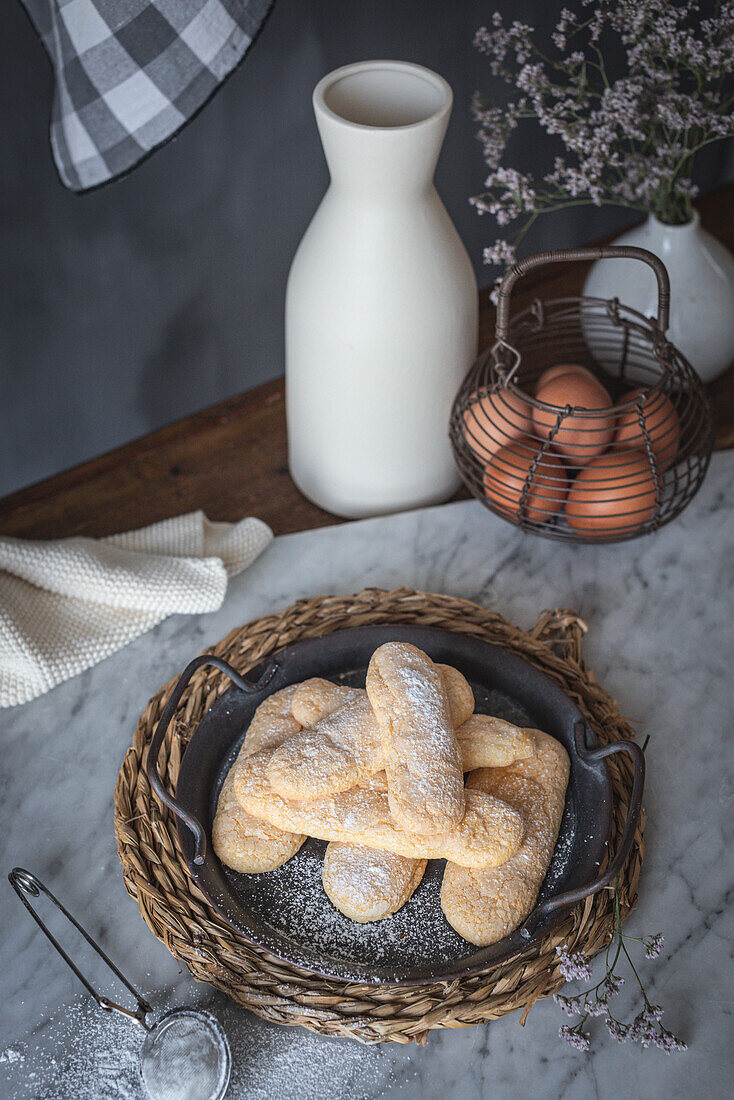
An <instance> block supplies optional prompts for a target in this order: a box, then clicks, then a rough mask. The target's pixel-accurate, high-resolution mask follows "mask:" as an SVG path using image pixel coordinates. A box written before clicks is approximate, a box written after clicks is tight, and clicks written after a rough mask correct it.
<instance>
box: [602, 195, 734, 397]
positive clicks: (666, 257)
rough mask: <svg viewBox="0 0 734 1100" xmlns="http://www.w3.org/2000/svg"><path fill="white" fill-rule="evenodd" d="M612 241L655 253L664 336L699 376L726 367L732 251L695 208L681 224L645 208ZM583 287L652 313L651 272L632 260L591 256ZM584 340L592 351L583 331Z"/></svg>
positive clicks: (732, 318)
mask: <svg viewBox="0 0 734 1100" xmlns="http://www.w3.org/2000/svg"><path fill="white" fill-rule="evenodd" d="M614 244H618V245H637V246H639V247H640V248H647V249H649V251H650V252H654V253H655V255H656V256H659V257H660V259H661V260H662V261H663V263H664V264H665V266H666V268H667V269H668V274H669V276H670V327H669V328H668V339H669V340H670V341H671V343H673V344H675V346H676V347H677V348H678V349H679V350H680V351H681V352H682V353H683V355H685V357H686V358H687V359H688V360H689V362H690V363H691V365H692V366H693V367H694V368H695V370H696V371H697V372H698V374H699V375H700V377H701V378H702V379H703V381H704V382H710V381H711V380H712V379H714V378H716V377H717V376H718V375H719V374H721V373H722V372H723V371H724V370H726V368H727V367H728V366H729V365H730V364H731V362H732V361H734V256H732V254H731V253H730V252H729V251H728V250H727V249H726V248H725V247H724V245H723V244H721V242H720V241H717V240H716V238H715V237H712V236H711V234H710V233H707V232H706V230H705V229H702V228H701V225H700V221H699V217H698V213H696V212H694V215H693V219H692V220H691V221H690V222H688V223H687V224H686V225H665V224H663V222H661V221H658V219H657V218H656V217H655V216H654V215H652V214H651V215H650V216H649V217H648V219H647V221H646V222H644V223H643V224H642V225H640V226H637V227H636V228H634V229H630V230H629V231H628V232H627V233H623V234H622V236H621V237H618V238H617V240H615V241H614ZM583 293H584V295H588V296H589V297H592V298H615V297H616V298H618V299H619V301H620V302H623V303H624V304H625V305H627V306H631V307H632V308H633V309H636V310H638V311H639V312H640V313H643V314H645V316H647V317H650V316H655V314H656V313H657V285H656V282H655V276H654V274H653V272H652V271H651V270H650V268H649V267H648V266H647V265H646V264H641V263H638V262H637V261H635V260H597V261H596V262H595V263H594V264H593V265H592V267H591V270H590V271H589V274H588V276H587V278H586V282H585V283H584V289H583ZM587 341H588V343H589V345H590V348H591V351H592V353H595V349H594V340H593V337H591V336H590V335H589V334H587ZM598 358H600V360H603V359H604V356H603V354H600V355H599V356H598Z"/></svg>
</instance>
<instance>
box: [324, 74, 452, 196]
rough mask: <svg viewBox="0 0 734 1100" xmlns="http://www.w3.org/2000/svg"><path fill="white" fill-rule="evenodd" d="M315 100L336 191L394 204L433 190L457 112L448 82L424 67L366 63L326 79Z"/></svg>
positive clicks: (325, 151) (330, 75)
mask: <svg viewBox="0 0 734 1100" xmlns="http://www.w3.org/2000/svg"><path fill="white" fill-rule="evenodd" d="M313 99H314V111H315V114H316V122H317V124H318V128H319V134H320V135H321V141H322V144H323V147H324V153H325V156H326V161H327V164H328V166H329V173H330V175H331V180H332V185H333V186H335V187H337V188H340V187H345V188H349V190H350V191H351V192H352V193H355V192H356V193H358V194H359V195H360V196H364V197H366V198H368V197H376V198H380V199H386V198H389V199H393V200H400V199H401V198H414V197H415V196H416V194H420V193H421V192H426V191H428V190H429V189H430V188H431V184H432V180H433V173H434V171H435V168H436V161H437V160H438V155H439V152H440V150H441V144H442V142H443V138H444V134H445V133H446V126H447V125H448V120H449V115H450V113H451V102H452V95H451V89H450V88H449V86H448V84H447V83H446V81H445V80H443V78H442V77H440V76H438V75H437V74H436V73H432V72H430V70H428V69H423V68H422V67H421V66H419V65H410V64H407V63H403V62H396V61H370V62H363V63H359V64H356V65H347V66H346V67H345V68H343V69H337V70H336V72H333V73H330V74H329V75H328V76H326V77H324V79H323V80H322V81H320V83H319V84H318V85H317V86H316V89H315V91H314V97H313Z"/></svg>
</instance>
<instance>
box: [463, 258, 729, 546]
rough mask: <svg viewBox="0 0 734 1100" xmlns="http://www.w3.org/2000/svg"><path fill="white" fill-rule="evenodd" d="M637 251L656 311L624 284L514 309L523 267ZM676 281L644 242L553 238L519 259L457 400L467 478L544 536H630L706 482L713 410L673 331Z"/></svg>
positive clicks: (513, 519) (501, 511)
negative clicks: (648, 310)
mask: <svg viewBox="0 0 734 1100" xmlns="http://www.w3.org/2000/svg"><path fill="white" fill-rule="evenodd" d="M606 258H614V259H617V258H628V259H635V260H639V261H642V262H644V263H646V264H648V265H649V266H650V267H651V268H652V269H653V271H654V273H655V277H656V279H657V289H658V310H657V317H656V318H652V317H645V316H643V314H641V313H638V312H637V311H636V310H634V309H631V308H630V307H628V306H625V305H623V304H621V303H620V302H619V301H618V300H617V299H616V298H615V299H613V300H612V301H606V300H605V299H601V298H584V297H573V298H571V297H569V298H555V299H552V300H549V301H547V302H541V301H538V300H536V301H535V302H534V303H533V304H532V305H531V306H529V307H528V308H526V309H524V310H522V312H520V313H518V314H517V315H516V316H515V317H514V318H513V319H512V321H511V322H510V320H509V312H510V296H511V293H512V289H513V287H514V286H515V283H516V282H517V281H518V279H520V278H522V276H523V275H525V274H527V273H528V272H529V271H532V270H534V269H535V268H538V267H541V266H543V265H545V264H550V263H556V262H565V261H568V260H595V259H606ZM669 302H670V283H669V280H668V273H667V271H666V269H665V266H664V264H663V263H662V261H661V260H660V259H658V257H657V256H655V255H653V253H651V252H648V251H647V250H646V249H643V248H632V247H617V246H612V245H609V246H604V247H597V248H580V249H572V250H568V251H565V250H556V251H551V252H541V253H538V254H537V255H535V256H529V257H528V258H527V259H525V260H522V261H520V262H518V263H516V264H514V265H513V267H512V268H510V270H509V271H508V273H507V275H506V276H505V278H504V279H503V281H502V284H501V287H500V291H499V296H498V302H497V323H496V329H495V343H494V344H493V346H492V347H491V348H490V349H489V350H488V351H486V352H485V353H483V354H482V355H481V356H480V357H479V359H478V360H477V361H476V363H475V364H474V366H473V367H472V369H471V370H470V372H469V374H468V375H467V377H466V379H465V380H464V382H463V384H462V386H461V389H460V390H459V393H458V395H457V397H456V400H455V402H454V406H453V410H452V413H451V422H450V437H451V443H452V447H453V450H454V456H455V458H456V462H457V464H458V466H459V470H460V472H461V476H462V478H463V480H464V483H465V484H466V486H467V488H468V489H469V491H470V492H471V493H472V495H473V496H475V497H476V498H477V500H479V501H481V503H482V504H484V505H485V506H486V507H487V508H489V509H490V511H492V512H494V513H495V515H498V516H500V517H501V518H502V519H505V520H507V521H509V522H510V523H514V524H515V525H516V526H519V527H522V528H524V529H525V530H527V531H532V532H533V533H534V534H536V535H542V536H544V537H546V538H553V539H563V540H565V541H567V542H620V541H623V540H626V539H631V538H637V537H638V536H640V535H643V534H647V533H649V532H650V531H654V530H656V529H657V528H658V527H661V526H662V525H663V524H664V523H669V522H670V520H672V519H674V518H675V517H676V516H677V515H679V514H680V512H681V511H682V510H683V509H684V508H685V507H686V505H687V504H688V502H689V501H690V500H691V499H692V497H693V496H694V495H695V494H696V492H697V491H698V489H699V488H700V486H701V483H702V481H703V478H704V475H705V473H706V469H707V467H708V463H709V459H710V457H711V451H712V449H713V444H714V429H713V418H712V415H711V408H710V405H709V402H708V398H707V397H706V394H705V392H704V389H703V385H702V384H701V381H700V379H699V377H698V375H697V374H696V373H695V371H694V370H693V368H692V367H691V365H690V363H688V361H687V360H686V359H685V358H684V357H683V355H681V353H680V351H678V349H677V348H676V347H674V346H673V345H672V344H671V343H670V342H669V341H668V340H667V339H666V337H665V332H666V330H667V327H668V314H669Z"/></svg>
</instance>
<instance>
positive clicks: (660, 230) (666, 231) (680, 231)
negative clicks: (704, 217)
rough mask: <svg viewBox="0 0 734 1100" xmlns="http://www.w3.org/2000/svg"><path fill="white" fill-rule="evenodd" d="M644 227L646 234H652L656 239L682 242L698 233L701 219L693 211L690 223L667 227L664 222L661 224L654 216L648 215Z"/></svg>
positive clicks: (695, 211) (696, 212)
mask: <svg viewBox="0 0 734 1100" xmlns="http://www.w3.org/2000/svg"><path fill="white" fill-rule="evenodd" d="M645 225H646V228H647V230H648V232H649V233H653V234H654V235H655V236H656V237H669V238H670V239H679V240H684V239H685V238H687V237H693V236H695V235H696V233H698V231H699V229H700V228H701V218H700V217H699V213H698V211H697V210H694V211H693V214H692V215H691V219H690V221H687V222H684V223H683V224H682V225H668V224H667V223H666V222H661V221H660V219H659V218H657V217H655V215H654V214H648V216H647V222H646V223H645Z"/></svg>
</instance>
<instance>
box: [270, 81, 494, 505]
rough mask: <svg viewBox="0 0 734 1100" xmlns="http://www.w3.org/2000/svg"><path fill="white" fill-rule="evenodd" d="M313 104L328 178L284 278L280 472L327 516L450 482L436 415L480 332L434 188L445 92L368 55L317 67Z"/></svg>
mask: <svg viewBox="0 0 734 1100" xmlns="http://www.w3.org/2000/svg"><path fill="white" fill-rule="evenodd" d="M313 103H314V110H315V113H316V121H317V124H318V128H319V133H320V135H321V140H322V143H323V146H324V152H325V154H326V160H327V162H328V166H329V172H330V175H331V185H330V187H329V189H328V191H327V192H326V195H325V196H324V198H323V200H322V202H321V205H320V206H319V208H318V210H317V211H316V214H315V215H314V218H313V220H312V222H311V224H310V226H309V227H308V229H307V231H306V233H305V235H304V237H303V240H302V241H301V243H300V245H299V247H298V251H297V252H296V255H295V257H294V259H293V263H292V265H291V270H290V275H289V278H288V289H287V294H286V371H285V388H286V413H287V422H288V463H289V467H290V471H291V475H292V477H293V480H294V481H295V483H296V485H298V487H299V488H300V489H301V491H302V492H303V493H304V494H305V495H306V496H307V497H309V498H310V499H311V500H313V501H314V502H315V503H316V504H319V505H320V506H321V507H322V508H325V509H327V510H328V511H329V512H334V513H336V515H339V516H345V517H349V518H356V517H360V516H369V515H376V514H379V513H383V512H393V511H397V510H399V509H402V508H416V507H419V506H421V505H427V504H436V503H439V502H440V501H443V500H446V499H447V498H448V497H450V496H451V494H452V493H453V492H454V491H455V490H456V489H457V488H458V486H459V483H460V479H459V473H458V470H457V468H456V463H455V462H454V458H453V454H452V451H451V446H450V444H449V437H448V423H449V417H450V413H451V406H452V403H453V399H454V396H455V394H456V391H457V390H458V388H459V386H460V384H461V382H462V381H463V379H464V376H465V374H466V372H467V370H468V369H469V367H470V366H471V364H472V362H473V360H474V358H475V356H476V352H477V328H478V318H477V315H478V292H477V284H476V279H475V276H474V271H473V268H472V265H471V261H470V260H469V256H468V255H467V252H466V249H465V248H464V246H463V244H462V243H461V240H460V239H459V235H458V233H457V232H456V229H455V228H454V226H453V224H452V222H451V219H450V218H449V216H448V214H447V212H446V209H445V207H444V205H443V203H442V202H441V200H440V198H439V197H438V194H437V193H436V189H435V187H434V186H433V171H434V168H435V166H436V161H437V159H438V155H439V152H440V150H441V144H442V142H443V137H444V134H445V132H446V125H447V123H448V119H449V115H450V113H451V103H452V94H451V89H450V87H449V85H448V84H447V83H446V81H445V80H443V79H442V77H440V76H438V75H437V74H436V73H433V72H430V71H429V70H428V69H424V68H422V67H421V66H419V65H412V64H407V63H403V62H397V61H368V62H360V63H358V64H355V65H347V66H346V67H345V68H343V69H338V70H337V71H336V72H333V73H330V74H329V75H328V76H326V77H324V79H323V80H322V81H321V82H320V83H319V84H318V85H317V87H316V90H315V91H314V96H313Z"/></svg>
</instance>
